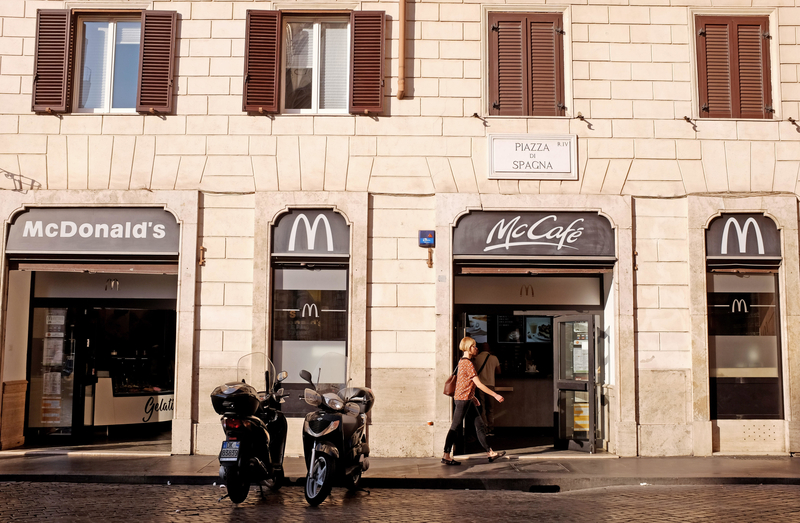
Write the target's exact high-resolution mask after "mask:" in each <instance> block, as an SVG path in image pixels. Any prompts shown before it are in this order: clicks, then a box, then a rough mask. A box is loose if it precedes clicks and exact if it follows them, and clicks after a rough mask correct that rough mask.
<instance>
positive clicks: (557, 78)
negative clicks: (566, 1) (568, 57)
mask: <svg viewBox="0 0 800 523" xmlns="http://www.w3.org/2000/svg"><path fill="white" fill-rule="evenodd" d="M562 26H563V24H562V22H561V15H560V14H542V15H537V16H535V17H529V18H528V34H529V36H528V38H529V42H530V47H529V51H528V52H529V60H530V77H531V80H530V85H531V94H530V110H529V113H528V114H529V115H531V116H563V115H564V87H563V85H564V80H563V76H564V73H563V70H564V59H563V55H562V53H563V47H564V46H563V43H562V38H561V35H562V33H563V29H562Z"/></svg>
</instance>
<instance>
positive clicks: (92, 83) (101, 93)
mask: <svg viewBox="0 0 800 523" xmlns="http://www.w3.org/2000/svg"><path fill="white" fill-rule="evenodd" d="M141 32H142V23H141V22H140V21H139V20H138V19H137V20H125V19H120V20H95V19H93V18H87V19H81V20H80V23H79V29H78V42H80V43H81V44H80V58H79V63H78V68H77V70H78V89H77V96H78V99H77V100H76V104H77V107H76V109H77V112H89V113H108V112H111V111H112V109H113V110H114V111H129V112H132V111H134V110H135V109H136V87H137V83H138V82H137V80H138V79H139V75H138V74H137V73H138V70H139V40H140V38H141Z"/></svg>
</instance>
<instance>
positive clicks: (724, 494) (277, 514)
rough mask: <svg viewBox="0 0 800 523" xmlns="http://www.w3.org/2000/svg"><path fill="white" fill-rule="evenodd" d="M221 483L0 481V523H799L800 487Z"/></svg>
mask: <svg viewBox="0 0 800 523" xmlns="http://www.w3.org/2000/svg"><path fill="white" fill-rule="evenodd" d="M224 493H225V490H224V489H222V488H220V487H215V486H186V485H172V486H170V485H107V484H85V483H84V484H80V483H28V482H20V483H0V521H3V522H10V521H14V522H17V521H34V520H36V521H42V520H45V521H59V522H61V521H65V522H87V523H88V522H96V521H102V520H106V521H138V522H144V521H159V522H167V521H169V522H227V521H230V522H251V521H252V522H259V523H261V522H263V521H326V522H328V521H348V522H350V521H352V522H358V521H376V522H377V521H381V522H386V521H426V522H427V521H442V522H445V521H446V522H451V521H456V520H459V519H461V520H466V521H504V522H505V521H531V520H540V521H681V522H686V521H704V522H705V521H725V522H730V521H759V522H763V521H797V520H798V519H800V505H798V503H797V500H798V498H800V487H798V486H780V485H765V486H702V487H701V486H651V485H646V486H638V487H611V488H598V489H591V490H583V491H571V492H564V493H559V494H533V493H525V492H514V491H465V490H384V489H373V490H372V491H371V493H369V494H368V493H366V492H359V493H355V494H347V493H346V491H345V490H344V489H334V492H333V495H332V496H331V497H330V498H329V499H328V500H326V501H325V502H324V503H323V504H322V505H321V506H320V507H319V508H316V509H314V508H310V507H309V506H308V505H307V504H306V502H305V500H304V498H303V492H302V490H301V489H300V488H298V487H285V488H284V489H282V490H281V491H280V492H279V493H277V494H275V493H269V494H267V497H266V499H261V498H260V497H259V494H258V490H257V489H255V488H254V489H251V493H250V496H249V497H248V498H247V500H246V501H245V502H244V503H243V504H241V505H240V506H238V507H237V506H234V505H233V504H232V503H231V502H230V501H229V500H227V499H225V500H223V501H221V502H218V501H217V499H218V498H219V497H220V496H221V495H223V494H224Z"/></svg>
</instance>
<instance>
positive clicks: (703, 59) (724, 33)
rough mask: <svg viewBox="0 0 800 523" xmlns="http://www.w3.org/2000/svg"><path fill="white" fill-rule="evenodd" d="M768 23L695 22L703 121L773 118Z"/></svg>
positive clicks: (713, 19)
mask: <svg viewBox="0 0 800 523" xmlns="http://www.w3.org/2000/svg"><path fill="white" fill-rule="evenodd" d="M768 27H769V26H768V19H767V18H762V17H733V16H728V17H722V16H708V17H701V16H699V17H697V28H698V31H697V70H698V80H699V81H698V87H699V90H700V93H699V95H700V96H699V101H700V116H701V117H706V118H772V113H771V109H772V107H770V106H771V103H772V94H771V91H772V89H771V85H770V77H769V40H768V39H767V37H766V35H767V29H768Z"/></svg>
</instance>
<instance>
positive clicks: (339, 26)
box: [319, 22, 350, 109]
mask: <svg viewBox="0 0 800 523" xmlns="http://www.w3.org/2000/svg"><path fill="white" fill-rule="evenodd" d="M321 26H322V27H321V31H322V38H321V42H320V44H321V51H320V101H319V107H320V109H346V108H347V91H348V87H349V78H348V76H349V71H348V67H347V63H348V61H349V58H350V45H349V44H348V39H347V23H345V22H340V23H323V24H321Z"/></svg>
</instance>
